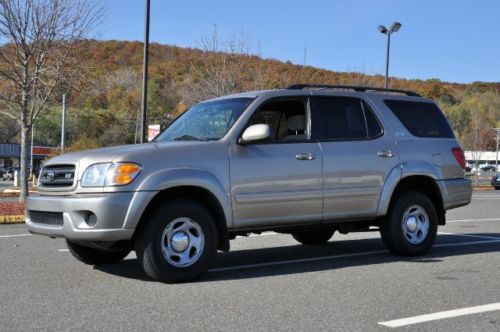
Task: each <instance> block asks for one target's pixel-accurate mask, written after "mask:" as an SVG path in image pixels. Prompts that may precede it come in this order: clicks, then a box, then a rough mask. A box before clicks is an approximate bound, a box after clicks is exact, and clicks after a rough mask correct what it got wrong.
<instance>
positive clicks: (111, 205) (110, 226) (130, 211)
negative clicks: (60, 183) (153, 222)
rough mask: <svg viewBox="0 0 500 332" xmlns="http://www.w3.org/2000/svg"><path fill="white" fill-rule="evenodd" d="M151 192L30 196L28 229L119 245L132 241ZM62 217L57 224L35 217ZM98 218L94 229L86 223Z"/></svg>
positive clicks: (38, 232)
mask: <svg viewBox="0 0 500 332" xmlns="http://www.w3.org/2000/svg"><path fill="white" fill-rule="evenodd" d="M153 194H154V193H151V192H121V193H104V194H77V195H71V196H55V195H54V196H52V195H51V196H48V195H47V196H42V195H37V196H29V197H28V198H27V200H26V225H27V226H28V230H29V231H30V232H31V233H34V234H40V235H46V236H50V237H63V238H67V239H71V240H85V241H118V240H129V239H131V238H132V236H133V234H134V230H135V226H136V225H137V223H138V221H139V219H140V216H141V215H142V212H143V211H144V208H145V206H146V205H147V203H148V202H149V198H150V196H151V195H153ZM31 211H37V212H42V213H46V212H49V213H56V214H59V215H60V214H62V222H60V223H58V224H50V223H46V222H45V220H37V219H36V218H37V217H36V214H35V213H33V214H32V213H31ZM90 213H92V214H94V215H95V220H96V222H95V225H89V224H88V223H87V222H86V220H87V219H88V216H89V214H90Z"/></svg>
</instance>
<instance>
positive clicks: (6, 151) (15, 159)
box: [0, 143, 59, 174]
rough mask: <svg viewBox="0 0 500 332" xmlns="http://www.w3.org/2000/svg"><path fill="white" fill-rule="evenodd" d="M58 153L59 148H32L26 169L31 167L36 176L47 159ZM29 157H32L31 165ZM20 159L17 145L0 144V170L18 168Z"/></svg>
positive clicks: (19, 149)
mask: <svg viewBox="0 0 500 332" xmlns="http://www.w3.org/2000/svg"><path fill="white" fill-rule="evenodd" d="M58 151H59V148H54V147H48V146H33V149H32V151H31V154H30V155H29V156H28V165H29V166H28V167H31V166H33V171H34V173H35V174H38V171H39V170H40V168H41V167H42V166H43V163H44V162H45V160H46V159H47V157H49V156H51V155H53V154H56V153H57V152H58ZM31 155H33V164H32V163H31V161H30V158H31ZM20 158H21V146H20V145H19V144H13V143H0V169H4V168H19V160H20Z"/></svg>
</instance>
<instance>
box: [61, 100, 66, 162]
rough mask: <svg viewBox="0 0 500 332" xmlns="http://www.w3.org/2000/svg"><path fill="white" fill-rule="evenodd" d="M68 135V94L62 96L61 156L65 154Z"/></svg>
mask: <svg viewBox="0 0 500 332" xmlns="http://www.w3.org/2000/svg"><path fill="white" fill-rule="evenodd" d="M65 134H66V94H65V93H63V95H62V111H61V154H63V153H64V139H65Z"/></svg>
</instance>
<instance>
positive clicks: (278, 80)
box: [0, 40, 500, 149]
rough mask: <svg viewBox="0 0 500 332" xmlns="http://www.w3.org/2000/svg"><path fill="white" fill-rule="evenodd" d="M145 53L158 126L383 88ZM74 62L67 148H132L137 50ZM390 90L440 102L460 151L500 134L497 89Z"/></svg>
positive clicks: (158, 51)
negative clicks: (208, 102) (291, 99)
mask: <svg viewBox="0 0 500 332" xmlns="http://www.w3.org/2000/svg"><path fill="white" fill-rule="evenodd" d="M150 51H151V58H150V59H151V60H150V61H151V62H150V69H149V73H150V81H149V95H148V101H149V123H160V124H162V126H165V125H166V124H167V123H168V122H169V121H171V119H172V118H174V117H175V116H176V115H178V114H179V113H181V112H183V111H184V110H186V108H187V107H189V105H191V104H192V103H194V102H197V101H199V100H202V99H205V98H209V97H214V96H217V95H223V94H227V93H233V92H238V91H245V90H252V89H272V88H279V87H284V86H287V85H289V84H292V83H313V82H314V83H322V84H355V85H370V86H382V84H383V77H382V76H368V75H364V74H363V73H343V72H334V71H328V70H323V69H318V68H314V67H310V66H300V65H294V64H291V63H289V62H281V61H277V60H272V59H262V58H260V57H259V56H257V55H252V54H251V52H249V51H247V50H246V49H245V48H242V47H240V46H238V45H235V44H231V45H229V47H219V46H218V45H217V44H216V43H207V44H206V45H205V49H204V50H200V49H189V48H180V47H173V46H166V45H158V44H152V45H151V47H150ZM222 51H224V52H222ZM228 52H229V53H228ZM231 52H233V53H231ZM235 53H236V54H235ZM75 56H76V57H77V61H78V63H79V65H80V67H81V71H82V73H84V74H83V75H82V76H81V77H80V79H79V81H78V82H75V83H74V84H73V88H72V89H71V90H70V91H68V92H67V106H68V129H67V130H68V132H67V142H68V145H73V149H81V148H89V147H96V146H107V145H116V144H125V143H134V141H135V138H136V137H137V135H136V133H137V117H138V115H139V109H140V100H141V98H140V96H141V75H142V73H141V70H142V67H141V66H142V43H140V42H123V41H94V40H91V41H82V42H80V43H79V45H78V47H77V52H76V54H75ZM391 87H392V88H401V89H411V90H415V91H417V92H419V93H420V94H422V95H424V96H427V97H430V98H433V99H435V100H436V101H438V103H439V105H440V107H441V108H442V109H443V111H444V112H445V114H446V116H447V117H448V119H449V120H450V122H451V124H452V126H453V128H454V130H455V132H456V134H457V135H458V137H459V139H460V141H461V143H462V145H463V146H464V148H465V149H492V148H493V147H494V139H493V133H492V132H491V131H490V130H489V129H490V128H491V127H494V126H497V127H498V126H500V96H499V90H500V83H480V82H478V83H473V84H456V83H445V82H440V81H439V80H435V79H434V80H426V81H423V80H405V79H392V80H391ZM60 112H61V108H60V106H59V105H58V104H54V105H53V106H52V107H51V108H50V109H47V110H45V112H44V114H43V115H42V116H41V117H40V118H39V119H38V120H37V122H36V124H35V144H43V145H58V144H59V136H60ZM15 128H16V127H15V124H14V123H13V122H11V121H10V120H9V119H8V118H6V117H3V118H1V121H0V135H1V136H0V141H5V140H10V141H16V139H17V138H16V130H15Z"/></svg>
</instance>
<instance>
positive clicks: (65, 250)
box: [57, 249, 69, 252]
mask: <svg viewBox="0 0 500 332" xmlns="http://www.w3.org/2000/svg"><path fill="white" fill-rule="evenodd" d="M57 251H59V252H68V251H69V249H58V250H57Z"/></svg>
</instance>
